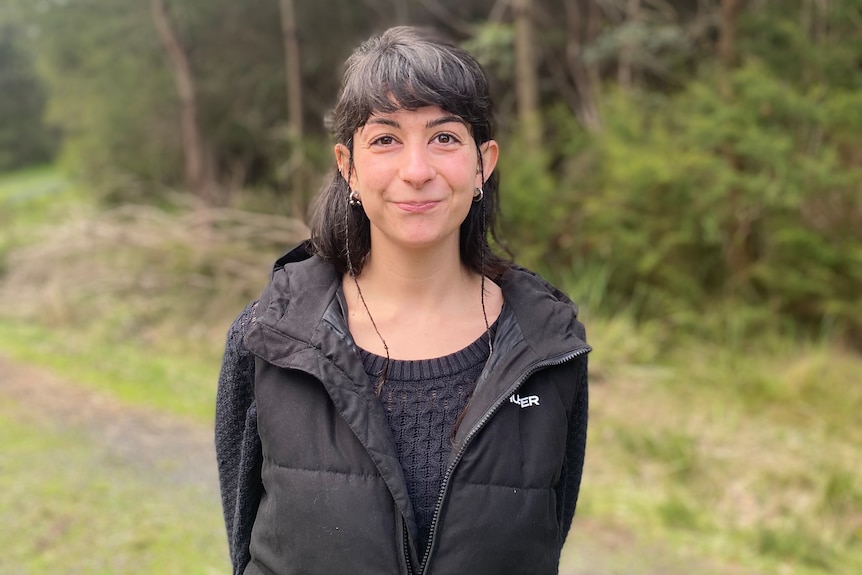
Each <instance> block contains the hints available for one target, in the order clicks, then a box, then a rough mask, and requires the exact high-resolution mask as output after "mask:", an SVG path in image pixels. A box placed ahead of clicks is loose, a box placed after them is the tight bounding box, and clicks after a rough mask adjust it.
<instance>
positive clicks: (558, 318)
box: [500, 265, 586, 344]
mask: <svg viewBox="0 0 862 575" xmlns="http://www.w3.org/2000/svg"><path fill="white" fill-rule="evenodd" d="M500 287H501V288H502V290H503V298H504V299H505V301H506V303H507V304H508V306H509V307H510V308H511V309H512V311H513V313H514V314H515V316H516V317H517V319H518V323H519V324H520V325H521V327H522V329H523V330H524V332H525V335H527V334H528V335H531V336H533V337H534V338H535V339H536V340H540V341H541V340H545V339H546V338H547V337H548V335H549V334H569V335H572V336H574V337H575V338H576V339H578V340H580V341H581V342H582V343H584V344H585V343H586V330H585V329H584V325H583V324H582V323H581V322H580V320H579V318H578V313H579V310H578V306H577V304H576V303H575V302H574V301H572V299H571V298H570V297H569V296H568V294H566V293H565V292H564V291H563V290H561V289H560V288H558V287H556V286H554V285H553V284H551V283H550V282H548V281H547V280H545V279H544V278H543V277H541V276H540V275H539V274H537V273H536V272H533V271H531V270H528V269H526V268H524V267H520V266H516V265H513V266H511V267H510V268H509V269H508V270H506V272H505V273H504V274H503V276H502V277H501V280H500Z"/></svg>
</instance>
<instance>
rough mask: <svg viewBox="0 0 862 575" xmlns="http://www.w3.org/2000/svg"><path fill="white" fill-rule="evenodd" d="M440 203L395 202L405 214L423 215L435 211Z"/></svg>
mask: <svg viewBox="0 0 862 575" xmlns="http://www.w3.org/2000/svg"><path fill="white" fill-rule="evenodd" d="M439 203H440V202H437V201H428V202H395V205H396V206H398V207H399V208H400V209H402V210H404V211H405V212H411V213H422V212H427V211H428V210H431V209H433V208H434V207H435V206H436V205H437V204H439Z"/></svg>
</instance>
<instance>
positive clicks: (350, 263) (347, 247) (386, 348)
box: [344, 208, 390, 397]
mask: <svg viewBox="0 0 862 575" xmlns="http://www.w3.org/2000/svg"><path fill="white" fill-rule="evenodd" d="M349 217H350V211H349V208H348V211H347V212H346V214H345V216H344V227H345V234H344V249H345V250H346V251H347V273H349V274H350V277H351V278H352V279H353V285H355V286H356V293H358V294H359V300H360V301H361V302H362V307H364V308H365V313H366V314H368V319H369V320H371V327H373V328H374V332H375V333H376V334H377V337H379V338H380V343H382V344H383V349H384V351H385V352H386V363H385V364H384V365H383V371H382V372H381V374H380V380H379V381H378V382H377V383H376V384H375V385H374V394H375V395H377V397H380V392H381V391H382V390H383V384H384V383H386V378H387V376H388V375H389V362H390V359H389V346H388V345H387V344H386V340H385V339H383V334H381V333H380V329H378V327H377V322H375V321H374V316H373V315H371V310H370V309H368V303H366V301H365V296H364V295H363V294H362V288H360V287H359V280H358V279H356V272H355V270H354V269H353V259H352V258H351V257H350V223H349Z"/></svg>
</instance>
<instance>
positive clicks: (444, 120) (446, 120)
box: [366, 114, 467, 128]
mask: <svg viewBox="0 0 862 575" xmlns="http://www.w3.org/2000/svg"><path fill="white" fill-rule="evenodd" d="M453 122H454V123H457V124H461V125H463V126H466V125H467V122H465V121H464V120H463V119H461V118H459V117H458V116H455V115H452V114H450V115H447V116H440V117H439V118H434V119H433V120H428V122H427V123H426V124H425V127H426V128H436V127H437V126H441V125H443V124H451V123H453ZM368 124H379V125H383V126H392V127H393V128H400V127H401V125H400V124H399V123H398V122H396V121H395V120H393V119H392V118H386V117H380V116H372V117H370V118H368V121H367V122H366V125H368Z"/></svg>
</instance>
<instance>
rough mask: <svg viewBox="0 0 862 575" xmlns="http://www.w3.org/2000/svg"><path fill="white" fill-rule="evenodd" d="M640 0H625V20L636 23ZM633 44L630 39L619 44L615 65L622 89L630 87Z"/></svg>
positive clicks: (638, 15) (638, 16)
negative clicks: (618, 53) (617, 59)
mask: <svg viewBox="0 0 862 575" xmlns="http://www.w3.org/2000/svg"><path fill="white" fill-rule="evenodd" d="M640 11H641V0H626V20H627V21H628V22H631V23H637V22H638V21H639V20H640ZM634 51H635V46H634V45H633V43H632V42H631V40H627V41H625V42H623V44H622V45H621V46H620V57H619V63H618V66H617V81H618V82H619V84H620V86H622V87H623V88H624V89H629V88H631V87H632V56H633V55H634Z"/></svg>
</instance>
